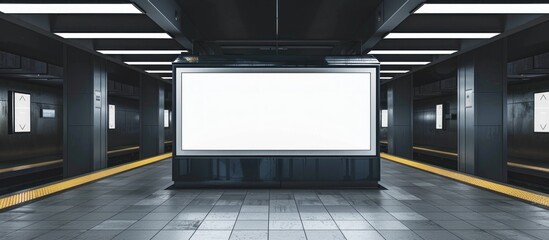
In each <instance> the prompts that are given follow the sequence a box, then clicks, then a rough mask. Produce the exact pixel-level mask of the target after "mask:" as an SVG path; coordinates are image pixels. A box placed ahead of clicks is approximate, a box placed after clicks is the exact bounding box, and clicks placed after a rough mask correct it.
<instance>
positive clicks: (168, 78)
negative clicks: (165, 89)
mask: <svg viewBox="0 0 549 240" xmlns="http://www.w3.org/2000/svg"><path fill="white" fill-rule="evenodd" d="M162 79H164V80H172V77H162Z"/></svg>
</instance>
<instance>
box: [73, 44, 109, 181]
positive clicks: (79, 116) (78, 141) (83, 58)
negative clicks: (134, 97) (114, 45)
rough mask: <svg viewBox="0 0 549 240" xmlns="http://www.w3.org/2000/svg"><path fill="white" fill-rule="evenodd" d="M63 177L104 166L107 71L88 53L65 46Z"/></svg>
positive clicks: (101, 62)
mask: <svg viewBox="0 0 549 240" xmlns="http://www.w3.org/2000/svg"><path fill="white" fill-rule="evenodd" d="M64 65H65V79H64V87H63V110H64V111H63V118H64V123H65V124H64V129H63V135H64V138H63V139H64V140H63V158H64V163H63V164H64V168H63V169H64V176H65V177H72V176H76V175H80V174H83V173H88V172H92V171H96V170H99V169H102V168H105V167H107V71H106V66H105V63H104V62H103V61H101V60H100V59H98V58H96V57H94V56H92V55H91V54H89V53H86V52H84V51H81V50H78V49H76V48H72V47H69V46H66V47H65V64H64Z"/></svg>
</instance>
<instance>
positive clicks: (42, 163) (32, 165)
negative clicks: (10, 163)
mask: <svg viewBox="0 0 549 240" xmlns="http://www.w3.org/2000/svg"><path fill="white" fill-rule="evenodd" d="M62 162H63V159H58V160H52V161H47V162H40V163H33V164H27V165H21V166H17V167H10V168H2V169H0V173H5V172H13V171H20V170H25V169H29V168H35V167H42V166H47V165H52V164H57V163H62Z"/></svg>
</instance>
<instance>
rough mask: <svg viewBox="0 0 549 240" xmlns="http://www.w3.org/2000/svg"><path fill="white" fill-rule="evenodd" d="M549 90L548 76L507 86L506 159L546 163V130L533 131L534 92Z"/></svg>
mask: <svg viewBox="0 0 549 240" xmlns="http://www.w3.org/2000/svg"><path fill="white" fill-rule="evenodd" d="M546 91H549V79H546V80H541V81H528V82H524V83H520V84H513V85H510V86H509V87H508V95H507V96H508V97H507V116H508V118H507V129H508V141H509V142H508V146H509V159H510V160H535V161H541V162H544V163H546V164H547V163H549V147H548V145H547V143H549V134H548V133H534V93H536V92H546Z"/></svg>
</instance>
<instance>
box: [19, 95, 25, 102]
mask: <svg viewBox="0 0 549 240" xmlns="http://www.w3.org/2000/svg"><path fill="white" fill-rule="evenodd" d="M21 99H23V101H27V99H25V96H21V97H20V98H19V101H21Z"/></svg>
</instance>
